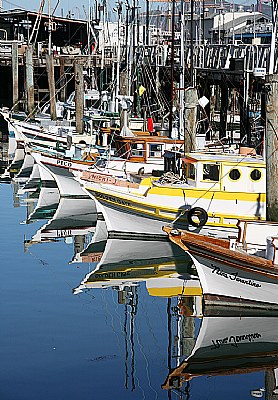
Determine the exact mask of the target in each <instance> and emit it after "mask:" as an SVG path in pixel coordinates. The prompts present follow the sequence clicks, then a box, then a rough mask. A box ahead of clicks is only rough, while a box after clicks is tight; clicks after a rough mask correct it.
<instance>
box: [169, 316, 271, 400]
mask: <svg viewBox="0 0 278 400" xmlns="http://www.w3.org/2000/svg"><path fill="white" fill-rule="evenodd" d="M189 318H191V320H192V321H191V324H192V325H194V323H195V318H193V317H189ZM187 326H189V322H188V321H187ZM277 329H278V318H275V317H271V316H268V317H266V316H256V317H222V316H220V315H219V316H217V317H206V316H203V317H202V319H201V323H200V329H199V332H198V335H197V338H196V340H195V342H194V345H193V346H192V349H191V351H190V352H189V354H188V356H185V357H183V361H180V360H179V362H178V363H176V366H175V367H173V366H169V367H170V368H169V370H170V372H169V375H168V377H167V379H166V381H165V383H164V384H163V385H162V387H163V389H166V390H173V391H175V392H179V393H185V392H188V385H189V382H190V381H191V380H195V379H197V378H200V377H204V376H225V375H234V374H249V373H252V372H259V371H264V372H265V382H264V384H265V387H262V388H259V389H257V390H256V388H251V389H252V390H251V389H250V393H251V395H252V396H253V397H262V396H263V393H264V392H265V391H266V392H267V393H266V398H269V399H270V398H277V397H273V396H274V395H277V381H276V379H277V367H278V337H277ZM179 332H182V334H179ZM183 332H184V331H183V330H178V338H179V342H180V343H182V344H183V342H184V338H183ZM187 333H188V330H187ZM173 359H174V358H172V359H171V360H173Z"/></svg>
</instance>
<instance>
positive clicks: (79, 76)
mask: <svg viewBox="0 0 278 400" xmlns="http://www.w3.org/2000/svg"><path fill="white" fill-rule="evenodd" d="M74 76H75V118H76V131H77V133H82V132H83V116H84V77H83V65H82V64H79V63H78V62H76V63H75V64H74Z"/></svg>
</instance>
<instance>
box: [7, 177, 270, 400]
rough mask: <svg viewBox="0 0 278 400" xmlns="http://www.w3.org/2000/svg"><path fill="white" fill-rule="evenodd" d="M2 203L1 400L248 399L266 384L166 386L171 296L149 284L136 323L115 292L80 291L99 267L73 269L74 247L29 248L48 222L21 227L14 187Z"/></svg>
mask: <svg viewBox="0 0 278 400" xmlns="http://www.w3.org/2000/svg"><path fill="white" fill-rule="evenodd" d="M0 205H1V207H0V260H1V261H0V265H1V279H0V294H1V306H0V318H1V328H0V360H1V367H0V399H1V400H25V399H26V400H33V399H36V400H38V399H40V400H46V399H47V400H49V399H51V400H56V399H57V400H58V399H59V400H60V399H67V400H73V399H74V400H76V399H77V398H78V399H80V398H89V399H92V400H94V399H105V400H110V399H111V400H112V399H113V400H115V399H169V398H172V399H179V398H185V399H186V398H191V399H194V400H197V399H213V400H217V399H219V400H220V399H221V400H222V399H223V398H225V400H229V399H231V400H232V399H233V400H234V399H237V400H241V399H242V400H243V399H244V400H246V399H249V398H251V396H250V390H251V389H257V388H260V387H264V385H265V384H264V373H263V371H258V372H253V373H250V374H237V375H231V376H222V377H213V376H212V377H209V376H204V377H199V378H193V379H192V380H191V381H190V383H189V385H188V386H187V385H184V386H183V389H182V390H183V394H182V393H181V392H180V393H178V392H177V391H176V390H173V391H171V392H168V391H167V390H164V389H162V388H161V385H162V384H163V383H164V382H165V381H166V378H167V375H168V373H169V370H168V345H169V332H168V315H167V299H166V298H161V297H151V296H150V295H149V294H148V292H147V290H146V285H145V283H144V282H143V283H141V284H140V285H139V286H137V288H136V289H134V290H135V293H136V296H137V297H138V306H137V310H136V314H135V315H134V317H132V316H131V307H129V306H128V307H126V306H125V305H124V304H118V299H117V291H116V290H114V289H113V288H108V289H106V290H104V289H88V290H85V291H83V292H81V293H80V294H73V289H74V288H76V287H78V286H79V284H80V282H81V281H82V280H83V279H84V277H85V275H86V274H87V273H88V272H89V271H91V270H93V269H94V267H95V264H93V263H91V264H90V263H78V264H70V263H69V261H70V260H71V259H72V257H73V244H72V243H66V242H65V241H64V240H61V241H58V242H55V243H43V244H35V245H33V246H31V247H30V248H29V249H28V250H27V251H26V252H24V244H23V243H24V238H30V237H32V235H34V233H35V232H36V231H37V230H38V229H39V228H40V227H41V226H42V225H43V223H45V221H37V222H35V223H32V224H29V225H28V224H22V223H21V222H22V221H24V220H25V219H26V206H25V205H24V202H23V201H21V206H20V207H14V205H13V186H12V185H11V184H0ZM172 301H173V302H174V301H175V299H172ZM125 318H126V320H125ZM132 318H133V322H132ZM173 318H175V317H174V316H173ZM125 322H127V323H126V324H125ZM199 324H200V322H199ZM132 326H133V328H132ZM125 327H126V334H125ZM197 328H198V327H196V329H197ZM132 329H133V331H132ZM132 332H133V333H132ZM172 343H173V342H172ZM172 361H173V360H172Z"/></svg>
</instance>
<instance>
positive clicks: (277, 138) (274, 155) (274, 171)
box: [265, 75, 278, 222]
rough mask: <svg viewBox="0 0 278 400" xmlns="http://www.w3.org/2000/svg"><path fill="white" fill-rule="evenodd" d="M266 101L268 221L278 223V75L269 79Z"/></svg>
mask: <svg viewBox="0 0 278 400" xmlns="http://www.w3.org/2000/svg"><path fill="white" fill-rule="evenodd" d="M267 87H268V88H269V92H268V96H267V99H266V140H265V156H266V204H267V219H268V220H269V221H275V222H277V221H278V185H277V182H278V150H277V149H278V114H277V110H278V75H270V76H269V77H268V78H267Z"/></svg>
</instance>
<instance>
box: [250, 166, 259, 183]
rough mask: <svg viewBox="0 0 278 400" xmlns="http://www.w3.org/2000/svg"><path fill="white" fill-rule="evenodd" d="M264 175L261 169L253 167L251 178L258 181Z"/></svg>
mask: <svg viewBox="0 0 278 400" xmlns="http://www.w3.org/2000/svg"><path fill="white" fill-rule="evenodd" d="M261 177H262V173H261V171H260V170H259V169H253V171H252V172H251V173H250V178H251V179H252V181H258V180H260V179H261Z"/></svg>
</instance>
